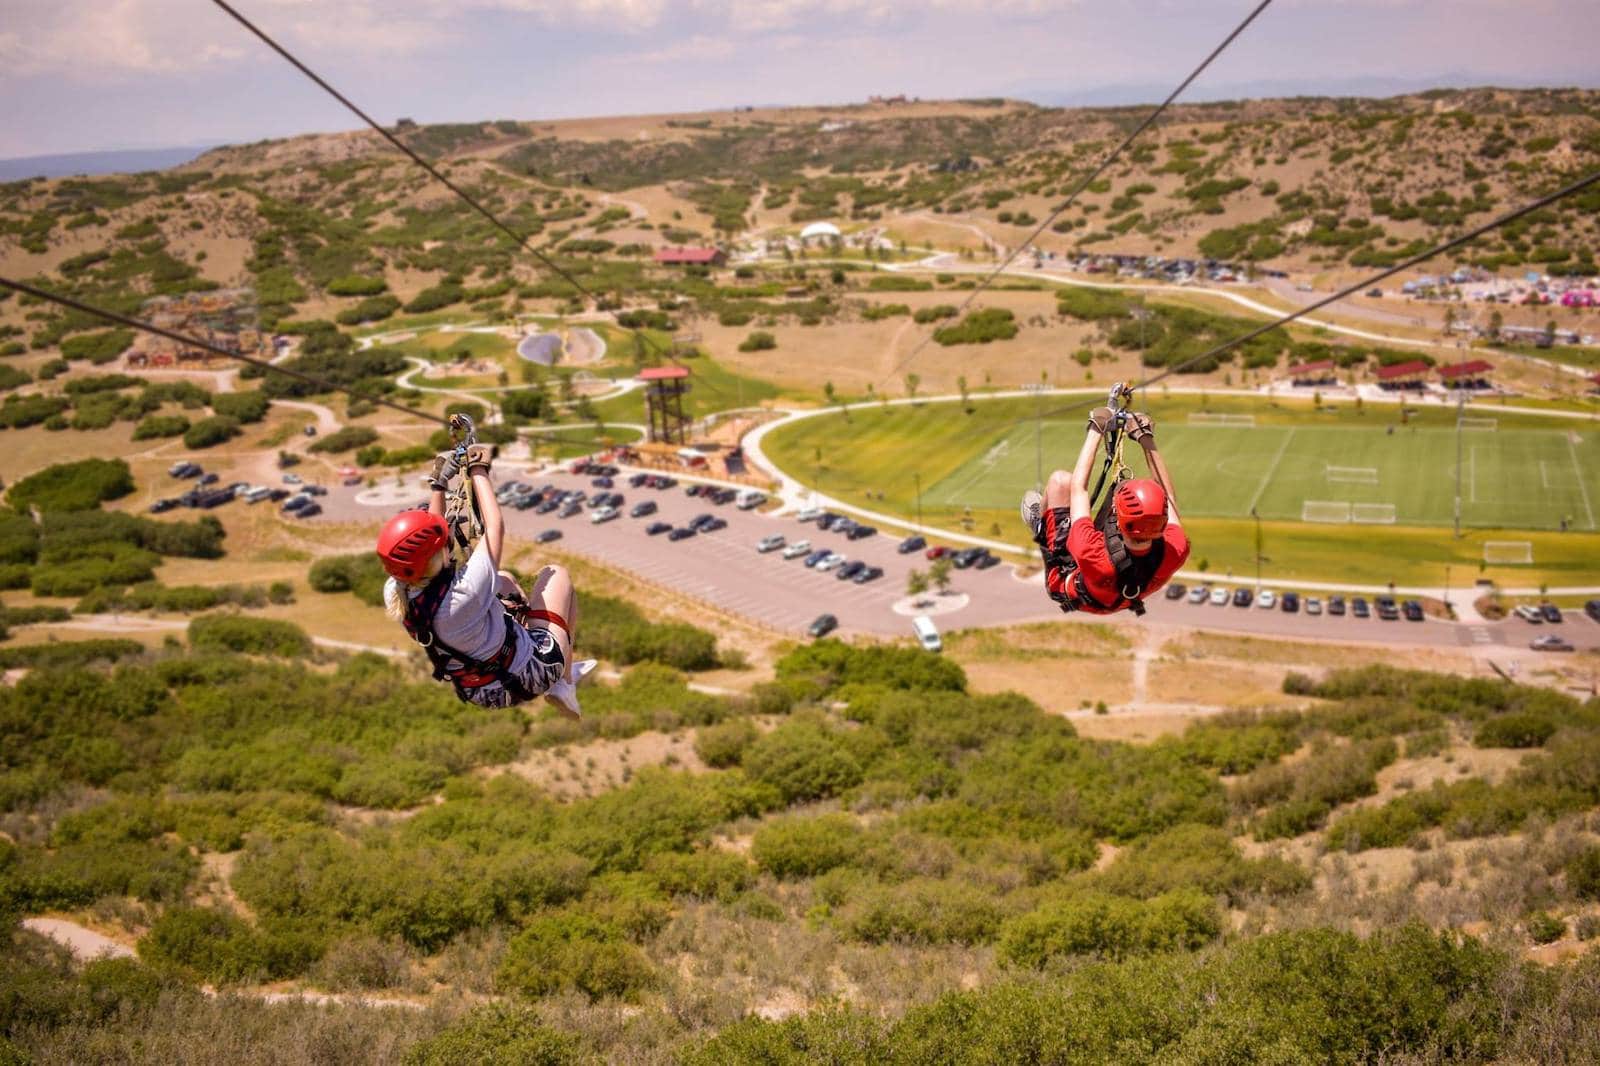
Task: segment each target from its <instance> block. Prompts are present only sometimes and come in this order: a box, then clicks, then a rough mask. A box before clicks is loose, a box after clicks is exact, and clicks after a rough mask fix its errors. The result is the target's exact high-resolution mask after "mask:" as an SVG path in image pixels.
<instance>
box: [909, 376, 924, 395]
mask: <svg viewBox="0 0 1600 1066" xmlns="http://www.w3.org/2000/svg"><path fill="white" fill-rule="evenodd" d="M921 384H922V376H921V375H919V374H907V375H906V395H907V396H908V397H910V398H911V399H913V400H914V399H916V398H917V386H918V385H921Z"/></svg>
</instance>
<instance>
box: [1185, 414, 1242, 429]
mask: <svg viewBox="0 0 1600 1066" xmlns="http://www.w3.org/2000/svg"><path fill="white" fill-rule="evenodd" d="M1189 424H1190V425H1191V426H1253V425H1255V424H1256V416H1255V415H1229V414H1222V413H1220V412H1210V411H1194V412H1192V413H1191V414H1190V415H1189Z"/></svg>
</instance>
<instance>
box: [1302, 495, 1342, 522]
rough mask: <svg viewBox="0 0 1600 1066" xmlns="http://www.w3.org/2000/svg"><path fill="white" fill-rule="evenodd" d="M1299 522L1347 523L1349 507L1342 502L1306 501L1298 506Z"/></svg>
mask: <svg viewBox="0 0 1600 1066" xmlns="http://www.w3.org/2000/svg"><path fill="white" fill-rule="evenodd" d="M1300 521H1302V522H1332V523H1345V522H1349V521H1350V505H1349V504H1348V503H1345V502H1344V501H1343V500H1306V501H1305V502H1304V503H1302V504H1301V505H1300Z"/></svg>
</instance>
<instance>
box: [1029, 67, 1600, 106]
mask: <svg viewBox="0 0 1600 1066" xmlns="http://www.w3.org/2000/svg"><path fill="white" fill-rule="evenodd" d="M1568 85H1570V86H1571V87H1574V88H1596V87H1600V77H1596V76H1593V75H1590V76H1587V77H1582V78H1561V77H1558V76H1551V77H1545V78H1543V79H1539V80H1535V79H1529V78H1506V77H1497V76H1495V75H1492V74H1467V73H1451V74H1440V75H1438V76H1436V77H1432V78H1390V77H1376V76H1374V77H1354V78H1326V79H1317V80H1310V79H1299V78H1278V79H1271V80H1264V81H1250V82H1232V83H1227V84H1221V85H1207V84H1206V83H1205V82H1204V80H1201V81H1198V82H1196V83H1195V84H1194V85H1193V86H1191V87H1190V88H1189V91H1188V92H1186V93H1184V95H1183V97H1182V100H1184V101H1187V102H1189V103H1203V102H1206V101H1212V100H1266V99H1292V98H1294V97H1297V96H1324V97H1328V96H1361V97H1369V98H1382V97H1389V96H1405V95H1408V94H1411V93H1419V92H1426V91H1428V90H1430V89H1440V88H1455V89H1461V88H1477V87H1482V86H1495V87H1498V88H1505V89H1534V88H1547V87H1551V86H1568ZM1170 92H1172V86H1171V85H1156V84H1150V85H1110V86H1104V87H1098V88H1092V89H1088V88H1086V89H1059V88H1044V87H1041V86H1039V85H1037V84H1032V85H1019V86H1017V87H1015V88H1013V89H1011V90H1008V92H1007V95H1011V96H1016V97H1019V98H1021V99H1024V100H1029V101H1032V102H1033V103H1036V104H1043V105H1046V106H1048V107H1117V106H1122V105H1128V104H1155V103H1160V102H1161V101H1162V100H1165V99H1166V98H1167V94H1168V93H1170Z"/></svg>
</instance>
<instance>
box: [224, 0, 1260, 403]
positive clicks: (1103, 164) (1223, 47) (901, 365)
mask: <svg viewBox="0 0 1600 1066" xmlns="http://www.w3.org/2000/svg"><path fill="white" fill-rule="evenodd" d="M216 2H217V3H221V2H222V0H216ZM1271 4H1272V0H1261V3H1259V4H1257V5H1256V8H1255V10H1253V11H1251V12H1250V14H1248V15H1246V16H1245V18H1244V21H1243V22H1241V23H1239V25H1237V26H1235V27H1234V28H1233V32H1232V33H1230V34H1228V36H1227V37H1225V38H1223V41H1222V43H1221V44H1219V45H1217V47H1216V48H1214V49H1212V51H1211V54H1210V55H1208V56H1206V57H1205V59H1204V60H1202V61H1201V63H1200V65H1199V66H1198V67H1195V68H1194V70H1193V71H1191V72H1190V73H1189V76H1188V77H1187V78H1184V79H1183V81H1182V82H1181V83H1180V84H1179V85H1178V87H1177V88H1176V89H1174V90H1172V92H1171V93H1170V94H1169V95H1168V96H1167V98H1166V99H1165V100H1163V101H1162V102H1161V103H1160V105H1159V106H1157V107H1156V109H1155V110H1154V111H1152V112H1150V114H1148V115H1146V116H1145V118H1144V121H1143V122H1141V123H1139V125H1138V126H1136V127H1135V128H1134V130H1133V132H1132V133H1130V134H1128V135H1127V136H1126V137H1124V138H1123V139H1122V143H1121V144H1119V145H1117V146H1116V147H1115V148H1113V149H1112V150H1111V152H1110V154H1109V155H1107V156H1106V157H1105V158H1104V159H1102V160H1101V161H1100V165H1099V166H1097V167H1095V168H1094V170H1092V171H1091V172H1090V173H1089V175H1088V177H1086V178H1084V179H1083V180H1082V181H1081V182H1079V183H1078V187H1077V188H1075V189H1073V190H1072V193H1071V195H1069V196H1068V197H1067V198H1066V200H1065V201H1064V202H1063V203H1062V204H1061V206H1060V207H1058V208H1056V209H1055V210H1054V211H1052V212H1050V214H1049V216H1047V217H1046V218H1045V220H1044V221H1043V222H1041V223H1039V225H1038V226H1036V227H1035V228H1034V230H1033V232H1032V233H1030V234H1028V235H1027V236H1026V237H1024V238H1023V239H1022V241H1021V242H1019V243H1018V244H1017V246H1016V248H1014V249H1013V250H1012V252H1011V254H1010V255H1008V256H1006V258H1005V259H1004V260H1003V261H1002V262H1001V263H1000V265H999V266H997V267H995V268H994V269H993V270H992V271H990V272H989V274H988V276H987V277H985V278H984V279H983V280H982V281H981V282H979V283H978V286H977V287H976V288H974V289H973V290H972V292H970V293H968V294H967V298H966V299H965V300H963V301H962V303H961V306H960V307H958V308H956V317H957V318H959V317H960V316H961V315H962V314H964V313H965V312H966V310H967V308H968V307H970V306H972V301H973V300H975V299H977V298H978V294H979V293H981V292H982V291H983V290H984V289H986V288H988V286H989V283H990V282H992V281H994V279H995V278H997V277H999V276H1000V274H1001V273H1003V272H1004V271H1005V269H1006V267H1008V266H1010V265H1011V264H1012V262H1013V261H1014V260H1015V259H1016V258H1017V256H1019V255H1021V254H1022V250H1023V249H1024V248H1027V247H1028V246H1030V245H1031V244H1033V242H1034V241H1035V240H1037V239H1038V238H1039V235H1040V234H1041V233H1043V232H1044V231H1045V229H1046V228H1047V227H1048V226H1050V224H1051V223H1053V222H1055V220H1056V219H1058V218H1060V217H1061V215H1062V214H1063V213H1064V212H1065V211H1066V210H1067V209H1068V208H1069V207H1071V206H1072V205H1073V204H1074V203H1076V202H1077V199H1078V197H1079V196H1080V195H1082V194H1083V191H1084V190H1085V189H1087V188H1088V187H1089V186H1090V185H1093V184H1094V183H1095V182H1096V181H1097V180H1099V178H1100V175H1101V174H1104V173H1105V172H1106V170H1107V168H1109V167H1110V166H1111V164H1112V163H1114V162H1116V161H1117V157H1118V156H1120V155H1121V154H1122V153H1123V152H1124V151H1126V150H1127V148H1128V145H1130V144H1132V143H1133V142H1134V141H1135V140H1136V139H1137V138H1138V137H1139V135H1140V134H1141V133H1143V132H1144V131H1145V130H1147V129H1149V128H1150V127H1151V126H1152V125H1154V124H1155V122H1156V120H1157V119H1159V118H1160V117H1161V116H1162V114H1163V113H1165V112H1166V110H1167V108H1169V107H1171V106H1172V103H1173V101H1175V100H1176V99H1177V98H1178V97H1179V96H1181V95H1182V94H1183V91H1184V90H1185V89H1187V88H1188V87H1189V86H1190V85H1192V84H1193V83H1194V80H1195V79H1196V78H1198V77H1199V76H1200V75H1201V74H1203V73H1205V70H1206V68H1207V67H1209V66H1210V65H1211V64H1212V63H1213V62H1215V61H1216V59H1217V57H1218V56H1220V55H1222V53H1223V52H1225V51H1227V49H1228V46H1229V45H1231V44H1233V42H1234V41H1235V40H1237V39H1238V37H1239V35H1240V34H1242V33H1243V32H1244V31H1245V30H1246V29H1248V28H1249V26H1250V24H1251V23H1252V22H1254V21H1255V20H1256V18H1257V17H1258V16H1259V15H1260V14H1261V13H1262V12H1263V11H1265V10H1266V9H1267V8H1268V7H1270V6H1271ZM931 343H933V334H931V333H930V334H929V335H928V336H926V337H924V338H923V339H922V343H920V344H918V345H917V346H916V347H915V348H913V349H911V352H910V354H908V355H907V356H906V357H905V358H904V359H902V360H900V362H898V363H897V364H895V367H894V369H892V370H890V371H889V373H888V374H887V375H886V376H885V377H884V379H883V380H882V381H880V382H879V383H878V384H879V386H880V387H882V386H883V385H884V384H886V383H887V382H888V381H889V380H890V379H891V378H893V377H894V376H895V375H896V374H898V373H900V371H902V370H904V369H905V368H906V367H907V366H909V365H910V364H911V361H912V360H913V359H915V358H916V357H917V356H918V355H919V354H921V352H922V350H923V349H924V348H926V347H927V346H928V345H929V344H931Z"/></svg>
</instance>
